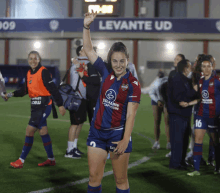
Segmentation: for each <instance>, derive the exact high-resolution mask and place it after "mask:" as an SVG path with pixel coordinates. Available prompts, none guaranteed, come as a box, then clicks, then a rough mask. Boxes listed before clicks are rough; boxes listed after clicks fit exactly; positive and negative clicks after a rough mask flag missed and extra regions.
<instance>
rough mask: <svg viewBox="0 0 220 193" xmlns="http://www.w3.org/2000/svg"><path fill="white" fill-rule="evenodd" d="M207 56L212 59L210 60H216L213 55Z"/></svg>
mask: <svg viewBox="0 0 220 193" xmlns="http://www.w3.org/2000/svg"><path fill="white" fill-rule="evenodd" d="M207 57H208V58H209V59H210V61H212V59H213V60H214V61H215V58H214V57H213V56H212V55H207ZM212 63H213V62H212Z"/></svg>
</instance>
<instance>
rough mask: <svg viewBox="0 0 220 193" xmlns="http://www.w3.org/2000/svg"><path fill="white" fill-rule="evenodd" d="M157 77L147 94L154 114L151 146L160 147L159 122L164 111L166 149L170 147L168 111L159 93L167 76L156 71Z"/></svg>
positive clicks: (153, 147)
mask: <svg viewBox="0 0 220 193" xmlns="http://www.w3.org/2000/svg"><path fill="white" fill-rule="evenodd" d="M158 77H159V78H158V79H157V80H156V81H155V82H154V83H153V84H152V86H151V89H150V91H149V95H150V98H151V105H152V109H153V115H154V137H155V143H154V145H153V146H152V149H160V142H159V139H160V123H161V117H162V113H163V112H164V122H165V133H166V136H167V146H166V148H167V149H170V148H171V146H170V135H169V121H168V112H167V107H165V106H164V105H163V103H164V101H163V99H162V96H161V94H160V87H161V85H162V84H163V83H165V82H167V81H168V77H164V72H163V71H159V72H158Z"/></svg>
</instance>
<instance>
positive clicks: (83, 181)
mask: <svg viewBox="0 0 220 193" xmlns="http://www.w3.org/2000/svg"><path fill="white" fill-rule="evenodd" d="M0 115H4V116H9V117H19V118H30V116H23V115H13V114H8V115H5V114H0ZM49 120H54V121H63V122H70V121H69V120H62V119H49ZM84 124H87V125H89V123H84ZM134 133H135V134H137V135H140V136H142V137H143V138H146V139H148V140H149V141H150V142H151V143H152V144H153V143H154V140H153V139H151V138H150V137H146V136H145V135H142V134H140V133H137V132H134ZM149 159H150V157H147V156H145V157H143V158H141V159H140V160H137V161H135V162H133V163H130V164H129V165H128V169H130V168H133V167H135V166H138V165H140V164H142V163H144V162H147V161H148V160H149ZM112 174H113V170H111V171H108V172H105V173H104V175H103V178H104V177H106V176H109V175H112ZM86 182H89V178H83V179H82V180H78V181H75V182H71V183H68V184H64V185H62V186H55V187H50V188H45V189H42V190H36V191H31V192H28V193H44V192H50V191H52V190H55V189H62V188H66V187H70V186H75V185H77V184H84V183H86Z"/></svg>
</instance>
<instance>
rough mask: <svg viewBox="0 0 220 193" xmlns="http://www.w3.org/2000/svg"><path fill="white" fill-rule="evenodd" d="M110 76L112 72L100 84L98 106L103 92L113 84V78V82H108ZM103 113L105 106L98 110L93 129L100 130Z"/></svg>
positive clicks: (101, 101)
mask: <svg viewBox="0 0 220 193" xmlns="http://www.w3.org/2000/svg"><path fill="white" fill-rule="evenodd" d="M111 75H113V72H112V73H111V74H109V75H108V76H107V78H106V79H105V81H104V83H103V84H102V88H101V90H102V92H101V95H100V98H99V104H102V103H103V99H104V98H105V93H104V92H105V90H108V89H109V88H110V87H111V85H112V84H113V83H114V80H115V78H114V79H113V80H110V78H111ZM104 111H105V106H104V105H101V106H100V107H99V109H98V112H97V114H96V118H95V128H96V129H101V125H102V118H103V114H104Z"/></svg>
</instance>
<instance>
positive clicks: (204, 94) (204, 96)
mask: <svg viewBox="0 0 220 193" xmlns="http://www.w3.org/2000/svg"><path fill="white" fill-rule="evenodd" d="M202 103H203V104H213V100H212V99H209V92H208V91H207V90H203V91H202Z"/></svg>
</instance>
